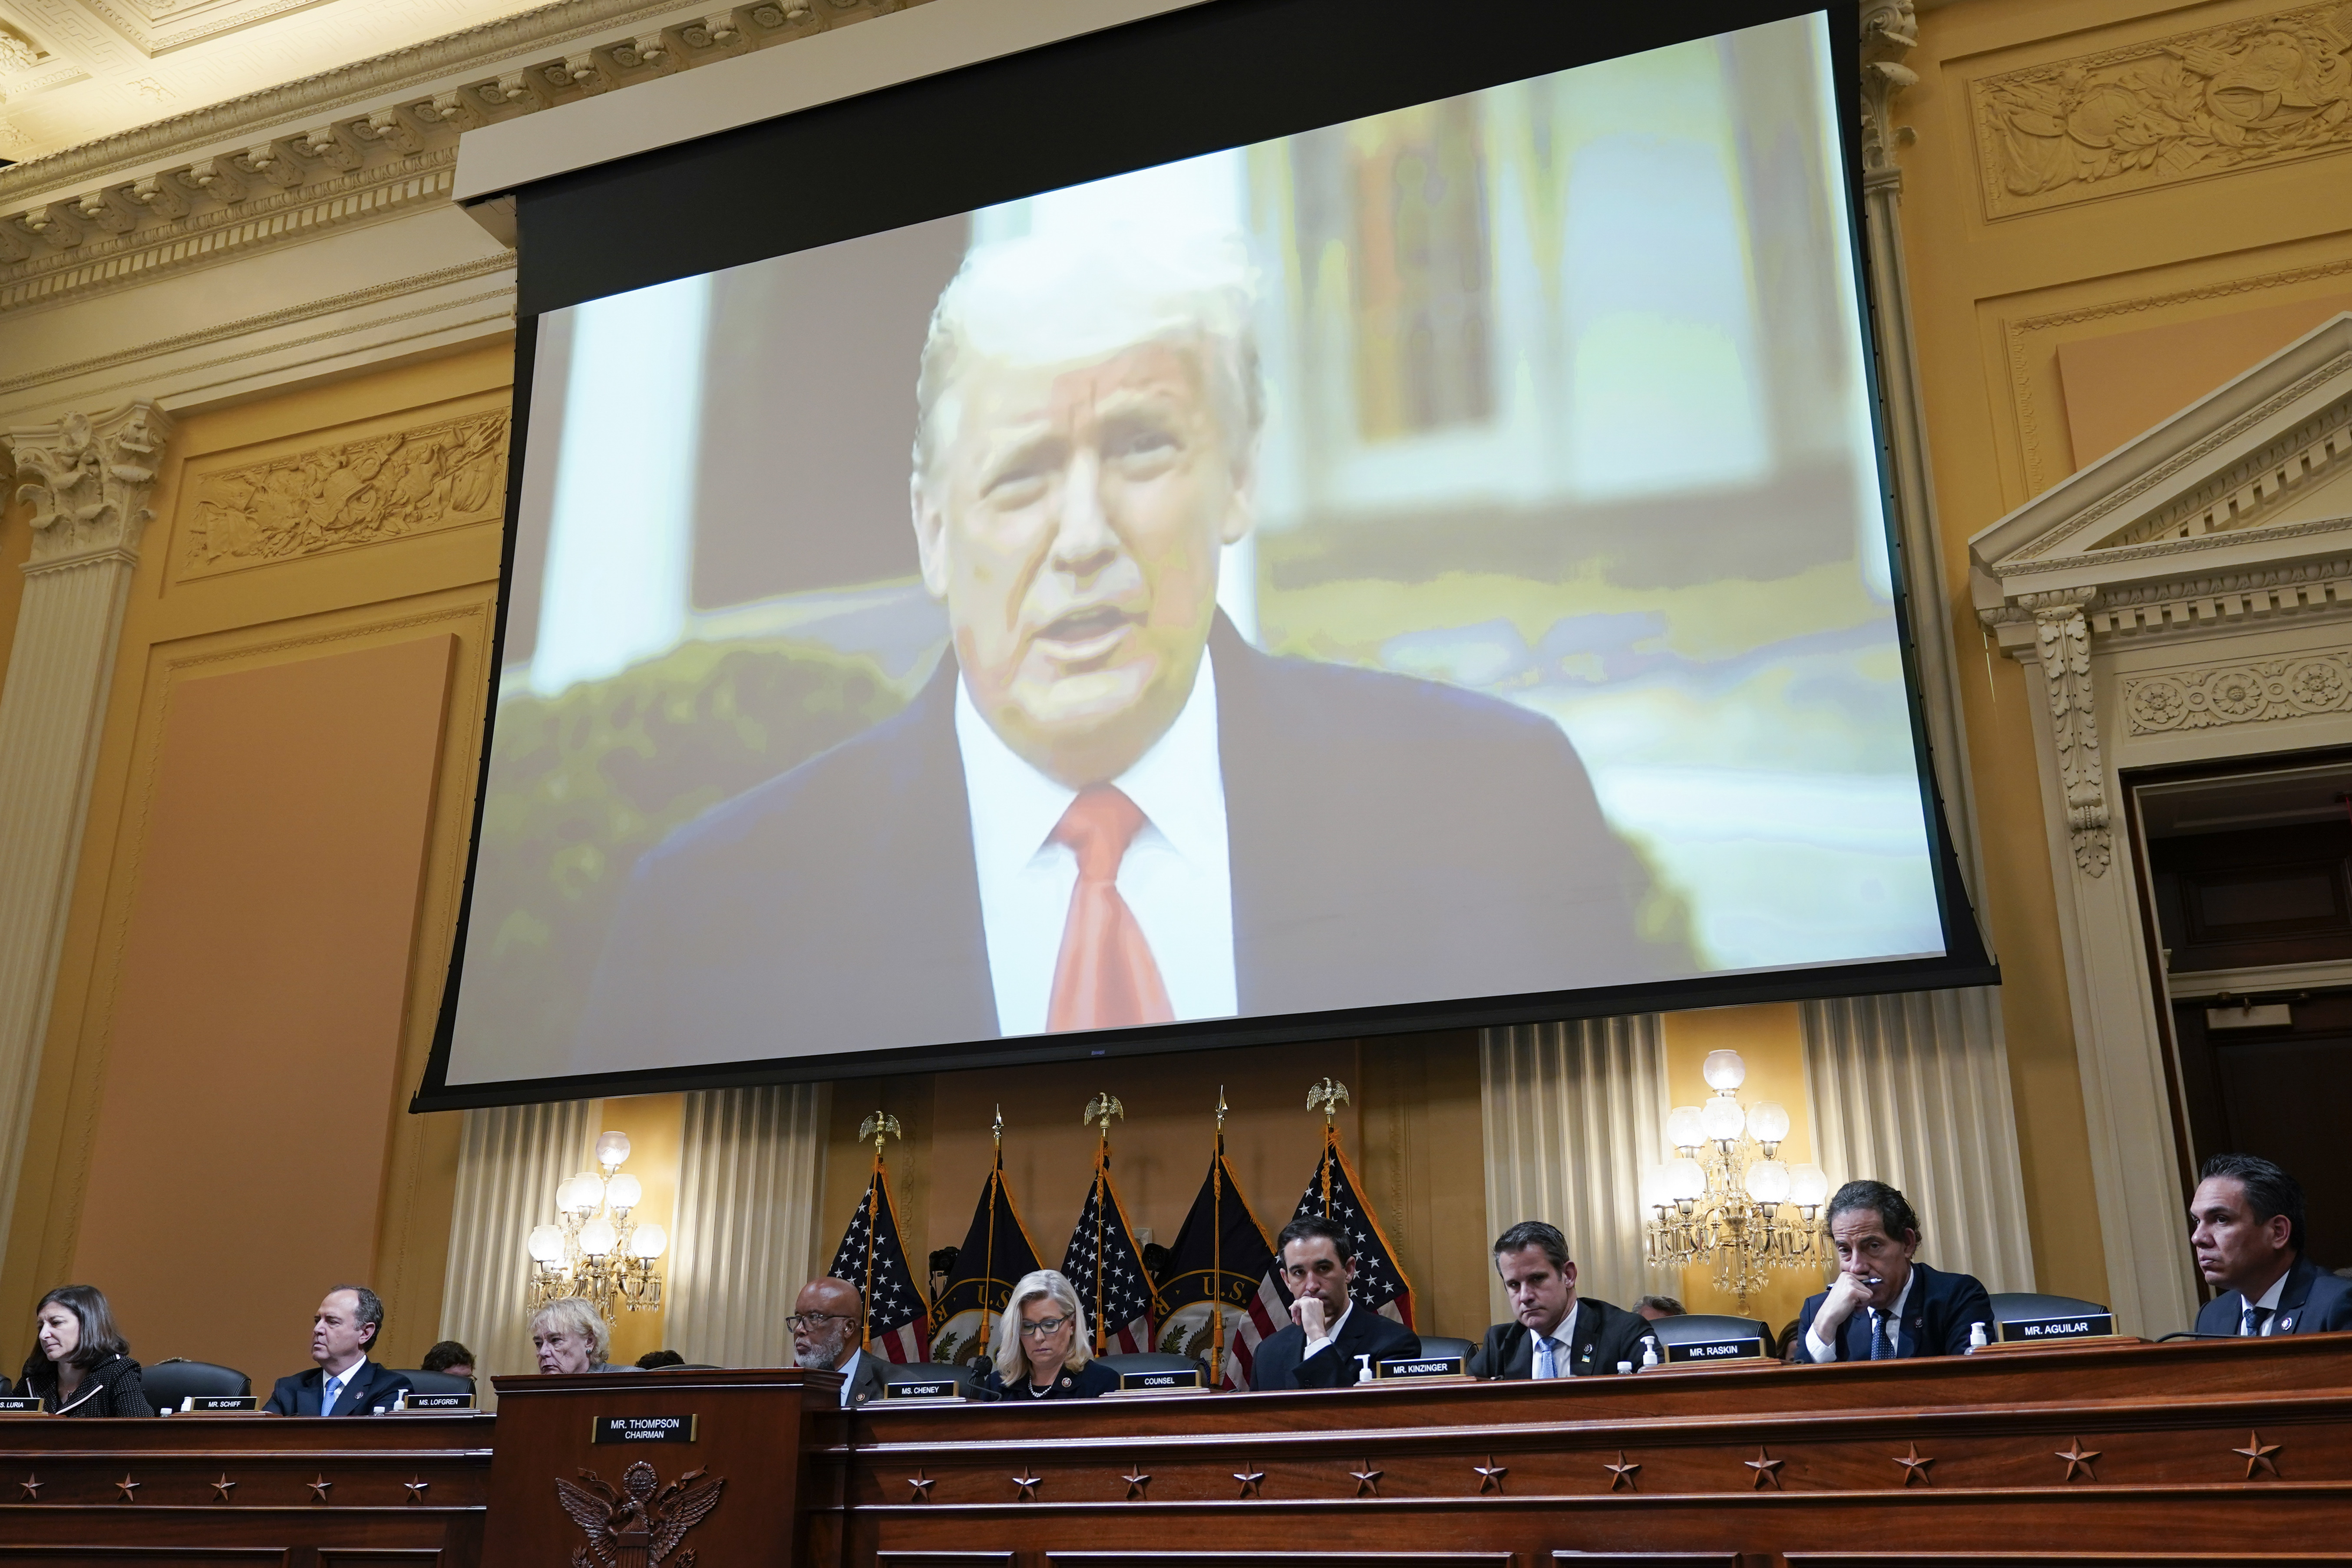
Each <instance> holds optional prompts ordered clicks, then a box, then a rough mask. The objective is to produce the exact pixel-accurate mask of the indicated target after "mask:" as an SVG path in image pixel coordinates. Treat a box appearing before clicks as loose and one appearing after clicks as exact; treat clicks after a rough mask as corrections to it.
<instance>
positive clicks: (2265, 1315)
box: [2244, 1307, 2271, 1340]
mask: <svg viewBox="0 0 2352 1568" xmlns="http://www.w3.org/2000/svg"><path fill="white" fill-rule="evenodd" d="M2270 1316H2271V1310H2270V1309H2269V1308H2268V1307H2249V1308H2247V1309H2246V1325H2245V1330H2244V1332H2245V1336H2246V1338H2248V1339H2250V1340H2251V1339H2253V1338H2255V1337H2257V1336H2258V1335H2260V1334H2261V1333H2262V1331H2263V1324H2264V1323H2266V1322H2268V1321H2270Z"/></svg>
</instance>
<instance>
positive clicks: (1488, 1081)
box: [1480, 1014, 1669, 1321]
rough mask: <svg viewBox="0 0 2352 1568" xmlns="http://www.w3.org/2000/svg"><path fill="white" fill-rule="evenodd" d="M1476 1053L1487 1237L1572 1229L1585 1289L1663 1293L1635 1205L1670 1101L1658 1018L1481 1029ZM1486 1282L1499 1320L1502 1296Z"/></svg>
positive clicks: (1628, 1297) (1616, 1295)
mask: <svg viewBox="0 0 2352 1568" xmlns="http://www.w3.org/2000/svg"><path fill="white" fill-rule="evenodd" d="M1480 1051H1481V1070H1480V1090H1481V1099H1482V1101H1483V1105H1484V1111H1485V1124H1486V1224H1487V1230H1488V1234H1489V1235H1490V1236H1498V1235H1500V1234H1501V1233H1502V1232H1503V1230H1504V1228H1505V1227H1506V1226H1510V1225H1512V1224H1515V1223H1516V1222H1517V1221H1519V1220H1523V1219H1542V1220H1549V1221H1550V1222H1551V1223H1552V1224H1554V1225H1556V1226H1559V1228H1560V1229H1561V1230H1562V1231H1564V1232H1565V1233H1566V1234H1567V1236H1568V1243H1569V1247H1570V1251H1571V1252H1572V1253H1573V1254H1574V1255H1575V1258H1576V1263H1577V1272H1578V1279H1577V1289H1578V1291H1579V1293H1580V1294H1583V1295H1589V1296H1593V1297H1597V1298H1599V1299H1600V1300H1604V1301H1612V1302H1615V1303H1616V1304H1617V1305H1619V1306H1621V1307H1622V1306H1627V1305H1630V1304H1631V1303H1632V1302H1633V1300H1634V1298H1636V1297H1638V1296H1643V1295H1647V1294H1649V1293H1650V1292H1652V1291H1654V1290H1657V1289H1661V1288H1662V1285H1661V1283H1660V1281H1659V1279H1658V1278H1657V1277H1654V1275H1653V1274H1652V1272H1651V1270H1650V1268H1649V1267H1648V1266H1647V1265H1646V1264H1645V1263H1644V1262H1643V1253H1642V1209H1641V1180H1642V1168H1643V1166H1644V1165H1650V1164H1655V1163H1658V1162H1659V1161H1660V1160H1662V1159H1663V1158H1664V1149H1663V1148H1662V1146H1661V1145H1662V1140H1663V1139H1664V1128H1665V1119H1666V1111H1667V1110H1668V1109H1669V1107H1668V1102H1667V1099H1666V1053H1665V1047H1664V1040H1663V1037H1662V1034H1661V1030H1660V1027H1659V1024H1658V1019H1657V1016H1655V1015H1654V1014H1652V1015H1645V1016H1640V1017H1631V1018H1588V1019H1583V1020H1580V1021H1579V1022H1576V1023H1569V1024H1529V1025H1522V1026H1518V1027H1516V1028H1509V1029H1488V1030H1486V1032H1485V1035H1484V1037H1483V1040H1482V1042H1481V1046H1480ZM1487 1285H1488V1296H1489V1299H1490V1301H1491V1304H1492V1307H1493V1316H1494V1321H1502V1320H1503V1319H1504V1318H1506V1317H1507V1316H1508V1315H1509V1311H1508V1304H1507V1302H1506V1301H1505V1300H1504V1298H1503V1295H1502V1291H1501V1288H1500V1287H1499V1286H1498V1285H1497V1284H1496V1282H1495V1281H1493V1280H1492V1279H1489V1280H1488V1282H1487Z"/></svg>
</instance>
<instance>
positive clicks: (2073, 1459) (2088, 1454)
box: [2052, 1437, 2099, 1481]
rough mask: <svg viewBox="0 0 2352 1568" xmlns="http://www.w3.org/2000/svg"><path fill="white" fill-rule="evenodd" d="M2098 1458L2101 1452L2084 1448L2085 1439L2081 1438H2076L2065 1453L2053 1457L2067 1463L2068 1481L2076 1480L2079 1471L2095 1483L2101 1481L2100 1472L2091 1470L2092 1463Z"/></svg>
mask: <svg viewBox="0 0 2352 1568" xmlns="http://www.w3.org/2000/svg"><path fill="white" fill-rule="evenodd" d="M2098 1457H2099V1450H2098V1449H2096V1448H2085V1447H2083V1439H2081V1438H2080V1437H2077V1438H2075V1439H2074V1442H2073V1443H2071V1444H2070V1445H2068V1446H2067V1447H2066V1449H2065V1450H2064V1451H2063V1453H2059V1454H2055V1455H2053V1456H2052V1458H2060V1459H2063V1460H2065V1461H2066V1479H2068V1480H2070V1481H2071V1480H2073V1479H2074V1472H2075V1471H2077V1470H2080V1471H2082V1472H2083V1474H2084V1477H2085V1478H2086V1479H2090V1480H2097V1479H2099V1472H2098V1471H2096V1470H2095V1469H2093V1468H2091V1461H2092V1460H2093V1459H2095V1458H2098Z"/></svg>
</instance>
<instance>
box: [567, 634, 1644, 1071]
mask: <svg viewBox="0 0 2352 1568" xmlns="http://www.w3.org/2000/svg"><path fill="white" fill-rule="evenodd" d="M1210 648H1211V653H1212V657H1213V659H1214V662H1215V669H1216V689H1217V742H1218V749H1219V755H1220V763H1221V766H1222V768H1223V774H1224V789H1225V816H1226V837H1227V844H1228V854H1229V859H1230V863H1231V868H1232V878H1233V910H1234V975H1235V979H1236V982H1237V984H1238V993H1239V1001H1240V1011H1241V1013H1242V1014H1244V1016H1278V1015H1283V1014H1294V1013H1309V1012H1318V1011H1323V1010H1327V1009H1330V1008H1335V1007H1349V1006H1367V1005H1381V1004H1389V1003H1401V1002H1412V1001H1423V1000H1430V999H1439V998H1447V997H1472V996H1494V995H1514V994H1523V993H1528V992H1536V991H1547V990H1560V989H1566V988H1569V987H1572V986H1582V985H1604V984H1627V983H1631V982H1636V981H1641V980H1648V979H1654V978H1657V977H1658V976H1659V975H1661V974H1662V973H1671V972H1675V971H1678V970H1683V969H1685V968H1686V965H1687V963H1688V960H1687V955H1686V954H1683V953H1681V952H1679V951H1675V952H1668V951H1664V950H1662V949H1660V948H1658V947H1656V946H1653V945H1651V944H1646V943H1644V942H1642V941H1641V940H1640V939H1639V938H1638V937H1637V935H1636V932H1635V925H1634V920H1635V910H1636V908H1637V906H1638V904H1639V902H1640V900H1641V899H1642V897H1643V894H1644V893H1645V892H1646V891H1647V889H1648V887H1649V881H1648V877H1647V873H1646V871H1645V870H1644V869H1643V867H1642V865H1641V863H1640V861H1639V859H1638V858H1636V857H1635V856H1634V855H1633V852H1632V851H1631V850H1630V849H1629V848H1628V847H1627V846H1626V845H1625V844H1624V842H1623V841H1622V840H1621V839H1619V838H1618V837H1616V835H1615V834H1614V833H1612V831H1611V830H1610V828H1609V826H1608V825H1607V823H1606V822H1605V820H1604V819H1603V818H1602V816H1601V810H1600V806H1599V804H1598V803H1597V801H1596V800H1595V798H1594V795H1593V792H1592V785H1591V781H1590V780H1589V779H1588V778H1587V777H1586V775H1585V771H1584V765H1583V763H1581V762H1580V761H1579V760H1578V757H1577V754H1576V752H1575V749H1574V748H1573V747H1572V746H1570V744H1569V742H1568V739H1567V737H1566V736H1565V735H1563V734H1562V733H1561V732H1560V730H1559V726H1558V725H1556V724H1554V723H1553V722H1552V721H1550V720H1549V719H1546V718H1544V717H1542V716H1541V715H1539V714H1536V713H1531V712H1528V711H1527V710H1523V709H1520V708H1517V707H1514V706H1512V705H1511V704H1509V703H1506V702H1502V701H1498V700H1495V699H1492V698H1487V697H1483V696H1479V695H1477V694H1475V693H1472V692H1466V691H1462V690H1458V689H1454V688H1452V687H1447V686H1441V685H1438V684H1435V683H1433V682H1430V681H1424V680H1415V679H1408V678H1406V677H1403V676H1397V675H1390V674H1384V673H1381V672H1378V671H1373V670H1365V669H1358V668H1348V667H1342V666H1338V665H1327V664H1318V663H1313V662H1309V661H1306V660H1299V659H1288V658H1272V657H1269V656H1267V655H1265V654H1263V653H1260V652H1258V651H1257V650H1256V649H1255V648H1252V647H1250V646H1249V645H1248V644H1246V643H1244V641H1243V640H1242V639H1241V637H1239V636H1238V635H1237V634H1235V633H1234V630H1233V628H1232V627H1231V626H1228V625H1227V624H1226V623H1225V621H1224V620H1223V617H1222V616H1220V617H1219V618H1218V621H1217V623H1216V626H1215V627H1214V630H1213V633H1212V635H1211V639H1210ZM957 679H958V674H957V669H956V667H955V663H954V660H953V658H951V657H950V658H942V660H941V661H940V668H939V669H938V670H937V672H936V673H935V674H934V675H933V676H932V678H931V679H930V680H929V683H928V684H926V686H925V687H924V688H923V689H922V690H921V691H920V692H919V693H918V694H917V696H916V698H915V700H914V701H913V702H912V703H911V704H909V705H908V708H907V709H906V710H904V711H903V712H901V713H899V714H898V715H897V716H895V717H893V718H892V719H890V720H888V721H885V722H883V723H881V724H878V725H877V726H875V728H873V729H872V730H870V731H866V733H865V734H863V735H859V736H857V737H856V738H855V739H853V740H851V741H848V742H845V743H843V744H841V745H839V746H836V747H835V748H833V749H832V750H831V751H829V752H824V753H822V754H821V755H819V756H816V757H814V758H811V759H810V760H809V761H808V762H806V763H803V764H802V765H801V766H799V767H797V768H794V769H793V770H792V771H791V772H790V773H784V774H782V775H781V776H779V777H777V778H774V779H771V780H769V781H768V782H767V783H765V784H761V785H758V786H757V787H755V788H753V789H751V790H749V791H747V792H746V793H744V794H742V795H738V796H736V797H735V798H734V799H733V800H730V801H727V802H725V803H723V804H721V805H718V806H715V807H713V808H712V809H711V810H709V812H706V813H705V814H704V815H703V816H699V817H698V818H696V819H695V820H694V821H692V822H689V823H688V824H687V825H686V826H683V827H681V828H679V829H678V830H677V831H676V832H674V833H672V834H671V835H670V836H669V837H668V838H667V839H666V840H664V841H663V842H662V843H661V844H660V845H659V846H657V847H656V848H654V849H653V850H651V851H649V852H648V853H647V854H646V856H645V857H644V858H642V859H640V860H639V861H638V863H637V866H636V869H635V874H634V875H633V877H632V879H631V881H630V885H629V888H628V889H627V891H626V892H625V895H624V896H623V899H622V902H621V907H620V910H619V913H618V914H617V915H616V917H615V918H614V926H613V930H612V933H611V936H610V938H609V939H608V941H607V942H606V945H605V949H604V958H603V962H602V963H600V964H599V966H598V968H597V972H596V978H595V981H594V984H593V987H592V992H591V997H590V1001H589V1004H588V1007H587V1010H586V1014H585V1022H584V1023H583V1026H582V1033H581V1036H580V1038H579V1041H578V1045H577V1047H576V1050H575V1054H574V1059H573V1063H572V1070H574V1071H579V1072H595V1071H610V1070H616V1069H624V1068H632V1067H654V1066H666V1065H676V1064H682V1063H690V1062H717V1061H737V1060H753V1059H761V1058H771V1057H777V1056H784V1055H793V1054H798V1053H799V1052H801V1051H803V1050H805V1049H807V1048H809V1047H812V1046H814V1047H819V1048H824V1049H834V1050H842V1049H858V1048H885V1047H896V1046H906V1045H913V1044H918V1043H923V1042H932V1041H937V1042H942V1043H947V1042H961V1041H967V1040H977V1039H988V1038H992V1037H996V1036H997V1034H998V1027H997V1017H996V999H995V991H994V987H993V984H992V982H991V980H990V976H989V967H988V948H987V941H986V938H985V936H984V934H983V931H982V922H981V908H980V885H979V877H978V873H977V871H976V870H975V869H974V862H973V855H972V844H971V816H970V808H969V806H968V805H967V802H966V799H965V793H964V776H963V763H962V758H961V753H960V752H959V751H958V749H957V745H956V735H955V684H956V680H957Z"/></svg>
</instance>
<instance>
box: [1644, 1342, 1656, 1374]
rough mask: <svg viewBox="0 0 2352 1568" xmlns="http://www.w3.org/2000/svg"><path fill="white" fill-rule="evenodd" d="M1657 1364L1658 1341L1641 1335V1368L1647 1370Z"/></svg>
mask: <svg viewBox="0 0 2352 1568" xmlns="http://www.w3.org/2000/svg"><path fill="white" fill-rule="evenodd" d="M1657 1364H1658V1342H1657V1341H1655V1340H1654V1339H1651V1338H1649V1337H1648V1336H1646V1335H1645V1336H1643V1340H1642V1370H1643V1372H1647V1371H1649V1370H1650V1369H1651V1368H1652V1367H1654V1366H1655V1365H1657Z"/></svg>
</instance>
